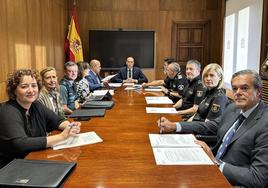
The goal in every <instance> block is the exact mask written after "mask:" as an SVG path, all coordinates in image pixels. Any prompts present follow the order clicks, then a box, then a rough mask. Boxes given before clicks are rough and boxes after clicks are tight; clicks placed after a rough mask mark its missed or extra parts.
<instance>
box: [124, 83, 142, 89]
mask: <svg viewBox="0 0 268 188" xmlns="http://www.w3.org/2000/svg"><path fill="white" fill-rule="evenodd" d="M141 88H142V86H141V85H140V84H134V85H132V86H127V87H126V88H125V90H135V89H141Z"/></svg>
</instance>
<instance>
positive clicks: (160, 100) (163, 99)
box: [145, 97, 173, 104]
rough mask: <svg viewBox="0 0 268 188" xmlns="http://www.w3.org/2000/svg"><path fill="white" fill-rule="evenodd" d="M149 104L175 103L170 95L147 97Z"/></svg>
mask: <svg viewBox="0 0 268 188" xmlns="http://www.w3.org/2000/svg"><path fill="white" fill-rule="evenodd" d="M145 100H146V103H147V104H173V102H172V100H170V99H169V98H168V97H145Z"/></svg>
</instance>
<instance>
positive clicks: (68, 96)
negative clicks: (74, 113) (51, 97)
mask: <svg viewBox="0 0 268 188" xmlns="http://www.w3.org/2000/svg"><path fill="white" fill-rule="evenodd" d="M60 95H61V98H62V103H63V104H64V105H67V106H68V108H70V109H71V110H75V100H76V89H75V85H74V84H72V83H71V82H70V81H69V80H67V79H66V78H63V79H62V80H61V82H60Z"/></svg>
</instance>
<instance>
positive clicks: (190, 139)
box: [149, 134, 213, 165]
mask: <svg viewBox="0 0 268 188" xmlns="http://www.w3.org/2000/svg"><path fill="white" fill-rule="evenodd" d="M149 139H150V142H151V146H152V148H153V153H154V157H155V161H156V164H157V165H212V164H213V162H212V161H211V159H210V158H209V157H208V155H207V154H206V153H205V152H204V150H203V149H202V148H201V147H200V146H199V145H197V144H195V143H194V141H195V140H196V139H195V137H194V136H193V135H191V134H180V135H179V134H165V135H162V134H149Z"/></svg>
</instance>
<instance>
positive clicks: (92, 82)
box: [85, 70, 102, 91]
mask: <svg viewBox="0 0 268 188" xmlns="http://www.w3.org/2000/svg"><path fill="white" fill-rule="evenodd" d="M85 78H86V79H87V81H88V84H89V89H90V91H94V90H96V89H98V88H101V87H102V85H101V80H102V78H101V77H98V76H97V75H96V74H94V72H93V71H92V70H90V71H89V73H88V75H87V76H86V77H85ZM98 79H100V83H98Z"/></svg>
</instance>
